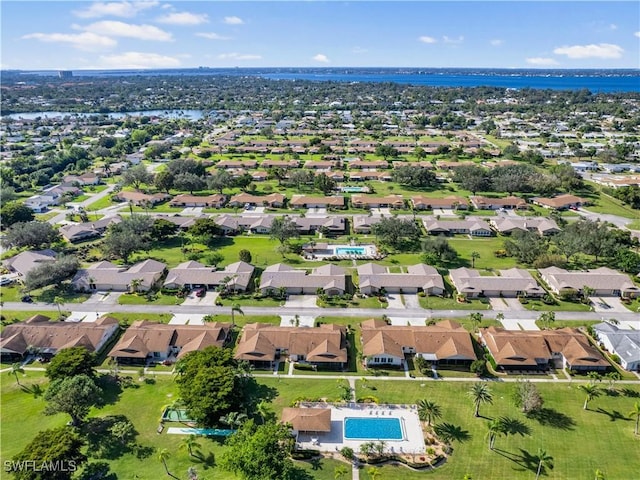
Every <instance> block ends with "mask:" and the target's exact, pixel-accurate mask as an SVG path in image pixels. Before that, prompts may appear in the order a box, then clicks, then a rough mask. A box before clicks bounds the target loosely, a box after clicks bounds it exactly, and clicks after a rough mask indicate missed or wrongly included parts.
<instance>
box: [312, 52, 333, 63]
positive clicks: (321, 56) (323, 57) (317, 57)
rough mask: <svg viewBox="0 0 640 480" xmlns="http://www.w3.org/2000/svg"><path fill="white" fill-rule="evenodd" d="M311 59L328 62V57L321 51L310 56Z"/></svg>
mask: <svg viewBox="0 0 640 480" xmlns="http://www.w3.org/2000/svg"><path fill="white" fill-rule="evenodd" d="M312 60H314V61H315V62H320V63H329V58H328V57H327V56H326V55H325V54H323V53H319V54H317V55H314V56H313V57H312Z"/></svg>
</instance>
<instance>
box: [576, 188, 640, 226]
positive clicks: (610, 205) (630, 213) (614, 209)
mask: <svg viewBox="0 0 640 480" xmlns="http://www.w3.org/2000/svg"><path fill="white" fill-rule="evenodd" d="M586 209H587V210H589V211H591V212H596V213H609V214H611V215H618V216H620V217H625V218H631V219H633V220H637V219H638V211H637V210H634V209H633V208H631V207H629V206H627V205H625V204H624V203H622V202H621V201H620V200H618V199H616V198H613V197H612V196H610V195H607V194H606V193H602V192H601V193H600V196H599V197H598V198H597V199H596V200H595V201H594V203H593V205H589V206H588V207H587V208H586Z"/></svg>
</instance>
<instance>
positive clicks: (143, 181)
mask: <svg viewBox="0 0 640 480" xmlns="http://www.w3.org/2000/svg"><path fill="white" fill-rule="evenodd" d="M122 182H123V183H124V184H125V185H130V186H132V187H133V188H135V189H136V190H140V187H141V186H142V185H151V184H153V174H152V173H151V172H149V171H148V170H147V167H146V165H144V164H142V163H140V164H138V165H135V166H133V167H129V168H127V169H126V170H125V171H124V173H123V174H122Z"/></svg>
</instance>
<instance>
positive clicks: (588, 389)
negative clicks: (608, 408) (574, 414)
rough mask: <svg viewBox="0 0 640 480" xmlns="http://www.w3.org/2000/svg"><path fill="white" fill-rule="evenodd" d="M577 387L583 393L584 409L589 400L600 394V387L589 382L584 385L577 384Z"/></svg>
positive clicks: (586, 407) (587, 405)
mask: <svg viewBox="0 0 640 480" xmlns="http://www.w3.org/2000/svg"><path fill="white" fill-rule="evenodd" d="M578 388H579V389H580V390H582V391H583V392H584V394H585V399H584V406H583V407H582V408H583V409H584V410H587V409H588V407H589V402H590V401H591V400H593V399H594V398H597V397H599V396H600V394H601V392H600V389H599V388H598V387H597V386H596V385H593V384H591V383H587V384H586V385H578Z"/></svg>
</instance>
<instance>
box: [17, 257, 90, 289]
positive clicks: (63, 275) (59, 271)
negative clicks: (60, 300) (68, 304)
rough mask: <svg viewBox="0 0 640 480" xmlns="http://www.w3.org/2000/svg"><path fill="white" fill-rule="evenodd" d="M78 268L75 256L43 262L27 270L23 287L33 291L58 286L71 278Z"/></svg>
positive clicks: (78, 263) (78, 264)
mask: <svg viewBox="0 0 640 480" xmlns="http://www.w3.org/2000/svg"><path fill="white" fill-rule="evenodd" d="M79 266H80V262H79V261H78V259H77V258H76V257H75V256H73V255H61V256H59V257H58V258H57V259H56V260H55V261H53V262H43V263H41V264H39V265H37V266H36V267H35V268H33V269H31V270H29V272H27V275H26V276H25V279H24V284H25V287H26V288H27V290H35V289H36V288H42V287H46V286H47V285H60V284H61V283H62V282H64V281H65V280H67V279H69V278H71V277H73V276H74V275H75V273H76V272H77V271H78V267H79Z"/></svg>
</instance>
